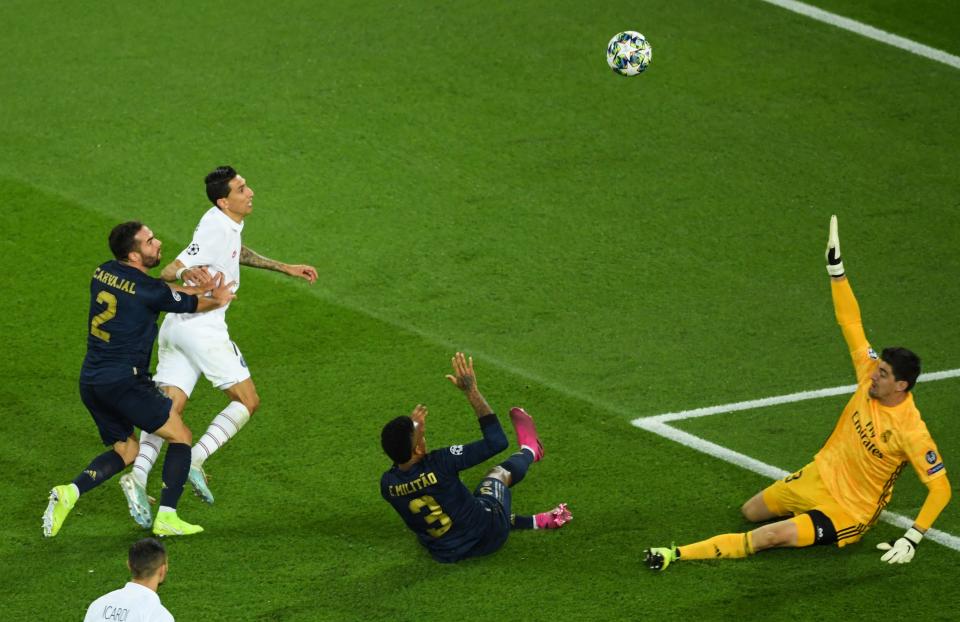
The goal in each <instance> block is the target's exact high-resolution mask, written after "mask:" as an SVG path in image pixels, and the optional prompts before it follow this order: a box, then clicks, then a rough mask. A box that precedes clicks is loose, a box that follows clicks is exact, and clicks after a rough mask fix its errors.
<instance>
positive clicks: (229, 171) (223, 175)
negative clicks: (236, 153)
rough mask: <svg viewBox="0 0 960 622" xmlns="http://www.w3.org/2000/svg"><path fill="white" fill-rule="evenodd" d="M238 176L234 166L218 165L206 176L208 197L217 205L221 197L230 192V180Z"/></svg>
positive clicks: (223, 197)
mask: <svg viewBox="0 0 960 622" xmlns="http://www.w3.org/2000/svg"><path fill="white" fill-rule="evenodd" d="M236 176H237V171H235V170H233V167H232V166H218V167H217V168H215V169H214V170H213V172H211V173H209V174H208V175H207V176H206V177H205V178H204V180H203V181H204V183H205V184H207V198H208V199H210V202H211V203H213V204H214V206H216V204H217V201H218V200H219V199H225V198H227V195H229V194H230V180H231V179H233V178H234V177H236Z"/></svg>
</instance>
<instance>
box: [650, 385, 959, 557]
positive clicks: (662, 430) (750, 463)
mask: <svg viewBox="0 0 960 622" xmlns="http://www.w3.org/2000/svg"><path fill="white" fill-rule="evenodd" d="M957 377H960V369H950V370H947V371H941V372H934V373H930V374H922V375H921V376H920V378H919V381H921V382H932V381H935V380H945V379H947V378H957ZM855 390H856V385H849V386H842V387H831V388H828V389H819V390H816V391H801V392H799V393H791V394H789V395H779V396H775V397H766V398H763V399H759V400H749V401H745V402H733V403H731V404H721V405H719V406H710V407H707V408H694V409H692V410H684V411H680V412H675V413H665V414H662V415H656V416H652V417H639V418H637V419H634V420H633V421H631V423H632V424H633V425H634V426H635V427H638V428H640V429H642V430H646V431H648V432H652V433H654V434H656V435H658V436H662V437H664V438H667V439H670V440H671V441H674V442H677V443H680V444H681V445H684V446H685V447H689V448H690V449H695V450H697V451H699V452H701V453H705V454H707V455H708V456H712V457H714V458H718V459H720V460H723V461H724V462H729V463H730V464H734V465H736V466H738V467H740V468H742V469H746V470H748V471H752V472H754V473H757V474H758V475H763V476H764V477H768V478H770V479H781V478H783V477H786V476H787V475H789V474H790V471H786V470H784V469H782V468H780V467H776V466H773V465H771V464H767V463H765V462H761V461H760V460H757V459H756V458H751V457H750V456H748V455H746V454H742V453H740V452H738V451H734V450H732V449H729V448H727V447H724V446H723V445H718V444H716V443H712V442H710V441H708V440H706V439H704V438H700V437H699V436H696V435H694V434H690V433H689V432H684V431H683V430H679V429H677V428H675V427H673V426H670V425H667V422H668V421H680V420H683V419H692V418H695V417H706V416H709V415H718V414H723V413H728V412H736V411H741V410H751V409H754V408H764V407H767V406H776V405H779V404H789V403H791V402H800V401H803V400H812V399H818V398H821V397H828V396H832V395H842V394H845V393H853V392H854V391H855ZM880 518H881V520H883V521H884V522H886V523H889V524H891V525H894V526H896V527H900V528H902V529H908V528H910V526H911V525H913V519H911V518H908V517H906V516H903V515H902V514H896V513H894V512H888V511H884V512H883V513H882V514H881V515H880ZM924 539H925V540H933V541H934V542H936V543H937V544H941V545H943V546H945V547H947V548H949V549H953V550H954V551H958V552H960V538H958V537H957V536H955V535H953V534H950V533H947V532H945V531H940V530H939V529H935V528H930V529H929V530H928V531H927V533H926V535H925V536H924Z"/></svg>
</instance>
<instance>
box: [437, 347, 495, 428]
mask: <svg viewBox="0 0 960 622" xmlns="http://www.w3.org/2000/svg"><path fill="white" fill-rule="evenodd" d="M450 363H451V365H452V366H453V374H447V380H449V381H450V382H452V383H453V385H454V386H455V387H457V388H458V389H460V390H461V391H463V394H464V395H465V396H466V397H467V401H468V402H470V405H471V406H473V410H474V412H475V413H476V414H477V417H483V416H485V415H489V414H490V413H492V412H493V411H492V410H491V409H490V404H488V403H487V400H486V398H484V397H483V394H482V393H480V389H478V388H477V375H476V372H474V371H473V357H472V356H471V357H469V358H468V357H466V356H464V354H463V352H457V353H456V354H455V355H454V357H453V359H452V360H451V361H450Z"/></svg>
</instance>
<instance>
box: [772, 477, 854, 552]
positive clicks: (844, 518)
mask: <svg viewBox="0 0 960 622" xmlns="http://www.w3.org/2000/svg"><path fill="white" fill-rule="evenodd" d="M763 502H764V504H766V506H767V508H768V509H769V510H770V511H771V512H773V513H774V514H776V515H778V516H797V517H798V520H797V527H798V531H799V538H798V542H797V545H798V546H810V545H811V544H833V543H836V545H837V546H846V545H848V544H853V543H854V542H857V541H859V540H860V538H861V537H863V534H864V532H866V531H867V529H868V528H869V525H864V524H863V523H860V522H857V521H855V520H854V519H853V518H851V516H850V514H848V513H847V511H846V510H844V509H843V507H842V506H841V505H840V504H839V503H837V501H836V500H835V499H834V498H833V496H832V495H831V494H830V492H829V491H828V490H827V487H826V485H824V483H823V480H822V479H821V478H820V471H819V470H818V469H817V464H816V463H815V462H811V463H810V464H808V465H807V466H805V467H803V468H802V469H800V470H799V471H797V472H796V473H793V474H791V475H788V476H787V477H785V478H783V479H778V480H777V481H775V482H774V483H772V484H770V485H769V486H767V487H766V488H765V489H764V490H763ZM801 515H806V516H807V517H809V519H810V520H809V521H807V520H800V518H801Z"/></svg>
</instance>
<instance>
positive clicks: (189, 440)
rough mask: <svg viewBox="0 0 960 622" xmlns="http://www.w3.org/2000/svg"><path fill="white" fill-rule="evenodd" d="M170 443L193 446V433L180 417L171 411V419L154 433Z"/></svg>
mask: <svg viewBox="0 0 960 622" xmlns="http://www.w3.org/2000/svg"><path fill="white" fill-rule="evenodd" d="M153 433H154V434H156V435H157V436H159V437H160V438H162V439H163V440H165V441H167V442H168V443H185V444H187V445H192V444H193V432H191V431H190V428H188V427H187V424H185V423H184V422H183V419H181V418H180V415H178V414H177V413H175V412H173V411H171V412H170V418H169V419H167V422H166V423H164V424H163V425H162V426H161V427H160V428H158V429H157V430H154V432H153Z"/></svg>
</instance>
